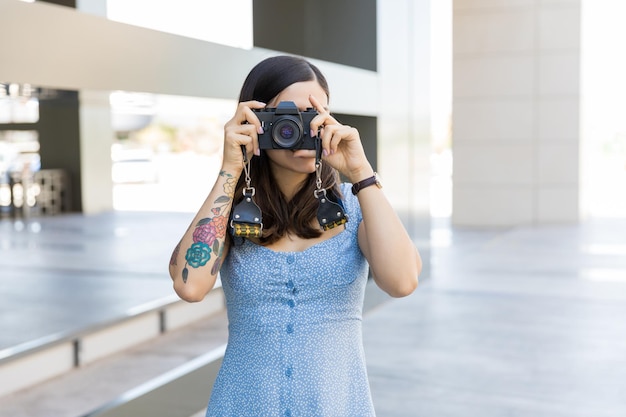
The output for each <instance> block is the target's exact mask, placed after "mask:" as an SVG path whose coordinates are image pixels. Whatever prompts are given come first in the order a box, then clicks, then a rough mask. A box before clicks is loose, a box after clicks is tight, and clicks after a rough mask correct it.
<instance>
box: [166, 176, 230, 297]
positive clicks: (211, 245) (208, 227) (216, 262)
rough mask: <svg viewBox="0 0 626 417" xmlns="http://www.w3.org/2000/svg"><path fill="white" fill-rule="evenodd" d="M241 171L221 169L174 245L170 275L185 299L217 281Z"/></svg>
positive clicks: (199, 295)
mask: <svg viewBox="0 0 626 417" xmlns="http://www.w3.org/2000/svg"><path fill="white" fill-rule="evenodd" d="M238 178H239V175H238V174H236V173H235V175H233V174H232V173H229V172H226V171H221V172H220V174H219V176H218V179H217V181H216V182H215V185H214V186H213V190H211V192H210V193H209V195H208V197H207V198H206V200H205V201H204V203H203V204H202V207H201V208H200V210H199V211H198V213H197V214H196V216H195V217H194V219H193V221H192V223H191V225H190V226H189V228H188V229H187V231H186V232H185V234H184V235H183V237H182V239H181V240H180V242H179V243H178V245H177V246H176V248H175V249H174V252H173V253H172V257H171V260H170V266H169V271H170V276H171V277H172V280H173V281H174V290H175V291H176V293H177V294H178V295H179V296H180V297H181V298H182V299H184V300H186V301H200V300H202V299H203V298H204V296H205V295H206V294H207V293H208V292H209V291H211V289H212V288H213V286H214V285H215V280H216V279H217V274H218V272H219V270H220V267H221V265H222V261H223V259H224V257H225V256H226V254H227V253H228V244H227V240H226V238H227V237H226V233H227V228H228V216H229V214H230V210H231V207H232V202H233V195H234V189H235V186H236V184H237V179H238Z"/></svg>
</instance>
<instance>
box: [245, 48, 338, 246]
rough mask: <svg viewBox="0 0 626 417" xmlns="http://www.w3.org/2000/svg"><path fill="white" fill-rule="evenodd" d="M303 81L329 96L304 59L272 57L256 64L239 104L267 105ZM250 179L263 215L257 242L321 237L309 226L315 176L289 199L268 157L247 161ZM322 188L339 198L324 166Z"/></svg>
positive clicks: (318, 74)
mask: <svg viewBox="0 0 626 417" xmlns="http://www.w3.org/2000/svg"><path fill="white" fill-rule="evenodd" d="M302 81H317V82H318V83H319V85H320V86H321V87H322V89H323V90H324V92H325V93H326V96H327V97H329V96H330V94H329V90H328V82H327V81H326V78H325V77H324V75H323V74H322V73H321V72H320V70H319V69H318V68H317V67H316V66H315V65H313V64H311V63H310V62H308V61H307V60H305V59H303V58H300V57H295V56H286V55H283V56H275V57H271V58H267V59H265V60H263V61H261V62H260V63H258V64H257V65H256V66H255V67H254V68H252V70H251V71H250V73H249V74H248V76H247V77H246V80H245V81H244V83H243V86H242V88H241V92H240V94H239V102H243V101H250V100H257V101H261V102H263V103H269V102H270V101H271V100H272V99H273V98H274V97H276V96H277V95H278V94H280V92H281V91H283V90H284V89H285V88H287V87H289V86H290V85H292V84H295V83H297V82H302ZM250 178H251V179H252V184H251V185H252V186H253V187H255V189H256V194H255V197H254V198H255V201H256V203H257V205H258V206H259V207H260V209H261V212H262V214H263V236H262V237H261V238H260V243H261V244H263V245H269V244H271V243H273V242H275V241H277V240H278V239H280V238H281V237H283V236H285V234H287V233H288V232H291V233H295V234H296V235H297V236H299V237H301V238H305V239H310V238H314V237H318V236H320V235H321V230H320V229H319V227H311V223H312V220H313V219H315V218H316V214H317V208H318V206H319V201H318V199H316V198H315V197H314V195H313V193H314V191H315V190H316V184H315V180H316V178H315V173H311V174H310V175H309V176H308V177H307V179H306V180H305V181H304V183H303V184H302V187H301V188H300V189H299V190H298V191H297V192H296V194H295V195H294V196H293V198H292V199H291V200H287V198H286V197H285V195H284V194H283V193H282V192H281V191H280V190H279V189H278V188H277V187H276V185H275V184H276V181H275V180H274V177H273V174H272V170H271V169H270V162H269V158H268V156H267V154H266V153H265V152H264V151H263V150H261V155H260V156H258V157H253V158H252V159H251V160H250ZM321 179H322V187H323V188H325V189H326V190H329V191H330V193H329V195H333V194H334V196H335V197H336V198H341V197H342V196H341V191H340V189H339V176H338V174H337V171H336V170H335V169H333V168H331V167H330V166H328V165H326V164H322V169H321ZM244 186H245V181H244V176H243V175H242V176H241V177H239V181H238V183H237V187H236V189H235V200H234V204H237V203H238V202H239V201H241V200H242V198H243V187H244Z"/></svg>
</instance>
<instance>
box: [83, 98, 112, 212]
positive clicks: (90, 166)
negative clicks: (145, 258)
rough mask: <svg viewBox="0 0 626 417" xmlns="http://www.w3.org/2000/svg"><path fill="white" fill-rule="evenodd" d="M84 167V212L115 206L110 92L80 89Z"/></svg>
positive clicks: (106, 209) (103, 209) (107, 209)
mask: <svg viewBox="0 0 626 417" xmlns="http://www.w3.org/2000/svg"><path fill="white" fill-rule="evenodd" d="M79 116H80V169H81V190H82V192H81V195H82V208H83V210H82V211H83V213H87V214H90V213H98V212H102V211H109V210H113V180H112V177H111V146H112V145H113V138H114V136H115V132H114V131H113V127H112V124H111V109H110V104H109V93H108V92H106V91H85V90H83V91H81V92H80V111H79Z"/></svg>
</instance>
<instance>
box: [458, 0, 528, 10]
mask: <svg viewBox="0 0 626 417" xmlns="http://www.w3.org/2000/svg"><path fill="white" fill-rule="evenodd" d="M534 4H535V0H456V1H455V2H454V10H465V9H476V8H483V9H484V8H494V7H498V8H504V7H506V8H519V7H531V6H533V5H534Z"/></svg>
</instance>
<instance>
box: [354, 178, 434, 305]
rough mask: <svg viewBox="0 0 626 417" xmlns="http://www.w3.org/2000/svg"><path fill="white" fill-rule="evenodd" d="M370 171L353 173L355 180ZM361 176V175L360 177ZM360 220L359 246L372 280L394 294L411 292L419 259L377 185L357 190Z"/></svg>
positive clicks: (413, 288) (416, 275) (419, 264)
mask: <svg viewBox="0 0 626 417" xmlns="http://www.w3.org/2000/svg"><path fill="white" fill-rule="evenodd" d="M371 175H373V170H371V174H367V175H362V176H357V177H355V178H356V179H355V180H354V182H356V181H360V180H362V179H364V178H367V177H369V176H371ZM361 177H362V178H361ZM357 196H358V198H359V203H360V205H361V211H362V213H363V221H362V222H361V224H360V226H359V246H360V247H361V251H363V254H364V255H365V257H366V258H367V261H368V263H369V265H370V268H371V270H372V274H373V275H374V281H375V282H376V284H377V285H378V286H379V287H380V288H381V289H382V290H383V291H385V292H387V293H388V294H389V295H391V296H393V297H404V296H406V295H409V294H411V293H412V292H413V291H414V290H415V288H417V284H418V276H419V274H420V272H421V271H422V259H421V257H420V255H419V252H418V251H417V249H416V248H415V245H414V244H413V242H412V241H411V238H410V237H409V235H408V233H407V231H406V229H405V228H404V225H403V224H402V222H401V221H400V219H399V218H398V215H397V214H396V212H395V210H394V209H393V207H392V206H391V204H390V203H389V201H388V200H387V198H386V197H385V195H384V193H383V190H381V189H379V188H378V187H374V186H371V187H367V188H364V189H362V190H361V191H359V193H358V194H357Z"/></svg>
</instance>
